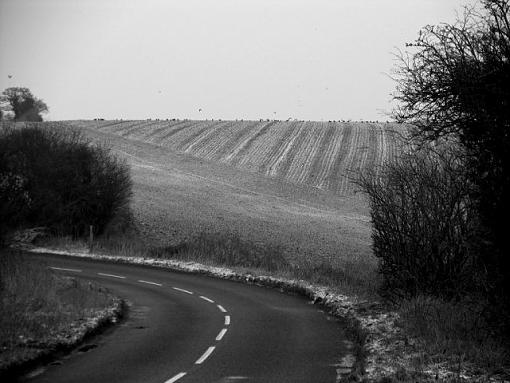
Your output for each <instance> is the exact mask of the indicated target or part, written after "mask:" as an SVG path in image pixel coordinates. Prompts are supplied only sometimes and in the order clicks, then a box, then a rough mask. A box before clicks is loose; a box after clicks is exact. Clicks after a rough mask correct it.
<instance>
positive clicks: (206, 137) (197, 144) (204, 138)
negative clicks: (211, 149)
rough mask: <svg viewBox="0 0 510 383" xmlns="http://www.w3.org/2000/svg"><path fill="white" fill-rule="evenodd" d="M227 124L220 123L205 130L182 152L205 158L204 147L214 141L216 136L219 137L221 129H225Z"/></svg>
mask: <svg viewBox="0 0 510 383" xmlns="http://www.w3.org/2000/svg"><path fill="white" fill-rule="evenodd" d="M228 124H229V122H222V123H220V124H218V125H215V126H213V127H211V128H209V129H206V130H205V131H203V132H202V133H201V134H200V135H199V136H196V138H195V139H194V140H193V142H192V143H190V144H189V145H188V147H187V148H186V149H184V152H185V153H191V154H193V155H195V156H197V157H200V158H205V156H204V154H205V153H203V149H204V147H207V144H208V143H209V142H210V141H214V138H216V137H217V136H221V135H222V133H223V130H224V129H223V128H225V127H226V126H227V125H228Z"/></svg>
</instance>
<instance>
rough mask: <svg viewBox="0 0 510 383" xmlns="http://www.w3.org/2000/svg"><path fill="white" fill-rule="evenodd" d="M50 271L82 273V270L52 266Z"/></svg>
mask: <svg viewBox="0 0 510 383" xmlns="http://www.w3.org/2000/svg"><path fill="white" fill-rule="evenodd" d="M50 269H53V270H61V271H74V272H75V273H81V270H78V269H64V268H63V267H52V266H50Z"/></svg>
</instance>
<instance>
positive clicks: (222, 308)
mask: <svg viewBox="0 0 510 383" xmlns="http://www.w3.org/2000/svg"><path fill="white" fill-rule="evenodd" d="M217 306H218V308H219V309H220V311H221V312H222V313H226V312H227V310H225V307H223V306H222V305H217Z"/></svg>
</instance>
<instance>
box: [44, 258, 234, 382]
mask: <svg viewBox="0 0 510 383" xmlns="http://www.w3.org/2000/svg"><path fill="white" fill-rule="evenodd" d="M49 268H50V269H53V270H60V271H71V272H74V273H81V272H82V270H79V269H68V268H64V267H53V266H50V267H49ZM97 275H100V276H102V277H110V278H118V279H126V278H127V277H125V276H123V275H115V274H108V273H97ZM138 282H139V283H145V284H148V285H153V286H160V287H161V286H163V284H162V283H157V282H151V281H145V280H143V279H139V280H138ZM172 289H174V290H176V291H180V292H181V293H185V294H190V295H193V294H194V293H193V292H192V291H189V290H186V289H181V288H179V287H172ZM199 297H200V299H203V300H204V301H206V302H209V303H214V301H213V300H212V299H210V298H207V297H205V296H203V295H200V296H199ZM216 306H217V307H218V309H219V310H220V311H221V312H222V313H226V312H227V310H226V309H225V307H223V306H222V305H219V304H218V305H216ZM228 325H230V315H225V326H228ZM227 331H228V329H227V328H223V329H221V331H220V332H219V333H218V335H217V336H216V341H218V342H219V341H221V340H222V339H223V337H224V336H225V334H226V333H227ZM215 349H216V347H214V346H211V347H209V348H208V349H207V350H206V351H205V352H204V354H203V355H202V356H201V357H200V358H198V360H197V361H196V362H195V364H202V363H203V362H204V361H205V360H206V359H207V358H208V357H209V356H211V354H212V353H213V351H214V350H215ZM186 375H187V372H179V373H178V374H177V375H175V376H173V377H172V378H170V379H168V380H167V381H165V382H164V383H175V382H177V381H178V380H179V379H181V378H183V377H184V376H186Z"/></svg>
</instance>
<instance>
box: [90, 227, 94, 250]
mask: <svg viewBox="0 0 510 383" xmlns="http://www.w3.org/2000/svg"><path fill="white" fill-rule="evenodd" d="M93 243H94V226H92V225H90V226H89V253H92V244H93Z"/></svg>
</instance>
